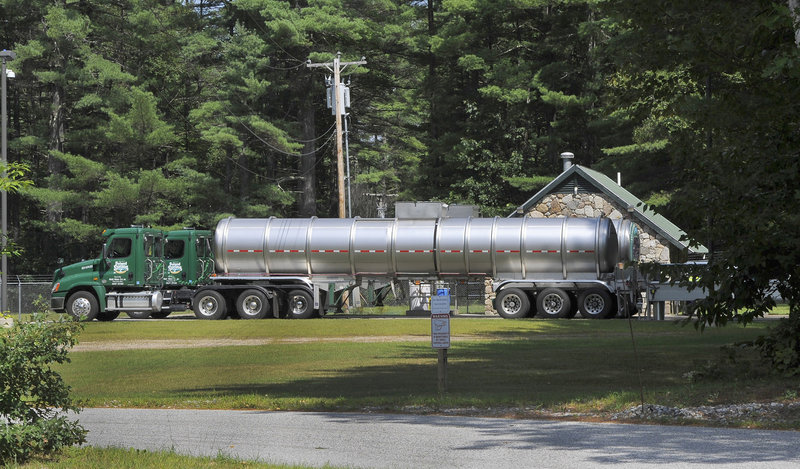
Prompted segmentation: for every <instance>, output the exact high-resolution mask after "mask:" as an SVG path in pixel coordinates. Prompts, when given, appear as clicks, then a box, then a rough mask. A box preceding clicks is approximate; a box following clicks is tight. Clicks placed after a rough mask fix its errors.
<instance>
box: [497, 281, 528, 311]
mask: <svg viewBox="0 0 800 469" xmlns="http://www.w3.org/2000/svg"><path fill="white" fill-rule="evenodd" d="M494 301H495V303H494V305H495V306H494V307H495V309H496V310H497V313H498V314H499V315H500V316H502V317H504V318H506V319H517V318H524V317H526V316H527V315H528V313H530V310H531V302H530V300H529V299H528V295H527V294H526V293H525V292H524V291H522V290H520V289H519V288H508V289H505V290H500V292H499V293H498V294H497V298H495V300H494Z"/></svg>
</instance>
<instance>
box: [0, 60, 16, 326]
mask: <svg viewBox="0 0 800 469" xmlns="http://www.w3.org/2000/svg"><path fill="white" fill-rule="evenodd" d="M16 57H17V54H15V53H14V52H12V51H10V50H2V51H0V59H2V62H3V71H2V73H1V74H0V81H2V96H1V97H0V101H2V105H0V107H2V110H0V113H2V123H0V126H2V142H0V147H2V165H3V175H2V177H3V180H5V179H6V176H7V174H6V164H7V163H8V153H7V149H8V131H7V127H8V112H7V109H6V73H7V71H8V70H7V69H6V61H7V60H14V59H15V58H16ZM0 204H2V207H1V208H0V211H2V221H0V224H1V225H2V237H3V239H2V249H3V252H2V261H0V282H2V286H0V296H2V298H0V312H2V313H4V314H5V313H6V312H8V256H7V255H6V247H7V246H8V192H7V191H6V190H5V189H3V190H2V202H0Z"/></svg>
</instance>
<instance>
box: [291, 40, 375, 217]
mask: <svg viewBox="0 0 800 469" xmlns="http://www.w3.org/2000/svg"><path fill="white" fill-rule="evenodd" d="M341 57H342V53H341V52H337V53H336V57H335V58H334V59H333V62H327V63H311V60H310V59H309V60H308V62H306V66H307V67H308V68H314V67H325V68H327V69H328V70H330V71H332V72H333V94H332V96H333V98H332V99H333V101H334V103H333V104H334V106H335V108H334V110H333V112H334V114H335V115H336V173H337V179H338V185H339V218H345V217H346V215H345V203H344V198H345V197H344V193H345V189H344V158H343V156H342V153H343V148H342V146H343V145H342V116H343V115H344V106H345V103H344V92H343V85H342V80H341V73H342V70H344V68H345V67H347V66H348V65H364V64H366V63H367V61H366V60H364V58H363V57H362V58H361V60H359V61H357V62H342V61H341Z"/></svg>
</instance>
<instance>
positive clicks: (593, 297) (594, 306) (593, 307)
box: [583, 293, 606, 315]
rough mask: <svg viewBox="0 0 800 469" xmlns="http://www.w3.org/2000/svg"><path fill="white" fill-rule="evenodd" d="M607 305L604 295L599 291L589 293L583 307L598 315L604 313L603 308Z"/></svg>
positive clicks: (588, 311)
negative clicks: (599, 293) (598, 292)
mask: <svg viewBox="0 0 800 469" xmlns="http://www.w3.org/2000/svg"><path fill="white" fill-rule="evenodd" d="M605 307H606V302H605V300H603V297H602V296H601V295H598V294H597V293H592V294H589V295H587V296H586V299H584V300H583V309H584V310H585V311H586V312H587V313H589V314H591V315H598V314H600V313H602V312H603V308H605Z"/></svg>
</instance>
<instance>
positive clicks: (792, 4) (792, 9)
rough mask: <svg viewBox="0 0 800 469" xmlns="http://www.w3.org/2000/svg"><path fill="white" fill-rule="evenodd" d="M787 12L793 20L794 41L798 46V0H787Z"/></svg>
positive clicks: (799, 7) (799, 17) (799, 32)
mask: <svg viewBox="0 0 800 469" xmlns="http://www.w3.org/2000/svg"><path fill="white" fill-rule="evenodd" d="M789 14H790V15H792V19H793V20H794V43H795V45H796V46H798V47H800V0H789Z"/></svg>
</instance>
